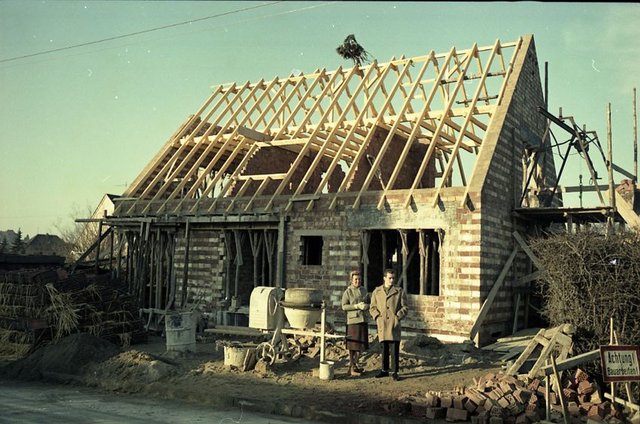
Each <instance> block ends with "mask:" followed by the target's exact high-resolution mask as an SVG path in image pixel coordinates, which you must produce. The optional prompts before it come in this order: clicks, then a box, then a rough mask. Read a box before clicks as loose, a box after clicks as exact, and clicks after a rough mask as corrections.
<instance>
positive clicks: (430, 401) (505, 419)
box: [411, 369, 621, 424]
mask: <svg viewBox="0 0 640 424" xmlns="http://www.w3.org/2000/svg"><path fill="white" fill-rule="evenodd" d="M474 383H475V384H473V385H471V386H468V387H465V388H462V389H457V390H454V391H452V392H450V393H443V392H427V393H426V395H425V400H424V401H414V402H411V405H412V411H413V409H415V408H417V410H419V411H420V410H422V409H423V408H425V406H426V410H425V413H424V415H423V416H425V417H427V418H430V419H437V418H446V420H447V421H469V420H471V422H472V423H478V424H487V423H491V424H501V423H518V424H520V423H522V424H524V423H528V422H538V421H541V420H542V419H544V418H545V416H546V413H545V392H546V390H547V388H546V386H545V382H544V380H543V379H540V378H528V377H525V380H520V379H518V378H516V377H514V376H511V375H505V374H494V373H488V374H486V375H484V376H482V377H480V378H479V379H477V380H476V381H475V382H474ZM561 387H562V389H561V394H560V393H557V392H556V391H554V390H553V389H552V388H549V407H550V415H551V417H552V418H555V419H557V418H559V417H561V416H562V414H563V405H562V401H563V400H564V402H565V406H564V408H566V412H567V413H568V414H569V415H570V416H571V417H574V418H576V419H578V420H582V421H586V420H587V419H590V420H592V421H606V422H612V420H614V419H621V411H620V410H619V409H617V408H616V407H615V406H614V405H613V404H612V403H611V402H609V401H607V400H605V399H604V397H603V395H602V390H601V388H600V387H599V386H598V384H597V383H596V382H594V381H593V380H592V379H590V378H589V376H588V375H587V374H586V373H585V372H584V371H582V370H580V369H578V370H577V371H576V372H575V374H573V375H571V376H567V377H566V378H564V379H563V380H562V383H561ZM567 418H568V419H569V420H571V418H569V417H567Z"/></svg>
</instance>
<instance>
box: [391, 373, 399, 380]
mask: <svg viewBox="0 0 640 424" xmlns="http://www.w3.org/2000/svg"><path fill="white" fill-rule="evenodd" d="M391 378H393V379H394V381H398V380H400V377H399V376H398V373H397V372H394V373H393V374H391Z"/></svg>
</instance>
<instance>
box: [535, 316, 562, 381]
mask: <svg viewBox="0 0 640 424" xmlns="http://www.w3.org/2000/svg"><path fill="white" fill-rule="evenodd" d="M560 328H561V327H556V328H555V329H554V330H553V335H551V337H550V338H549V344H548V345H546V346H544V347H543V348H542V352H540V356H539V357H538V359H537V360H536V362H535V364H533V367H531V370H530V371H529V373H528V374H527V375H528V376H529V377H531V378H533V377H535V376H536V375H537V373H538V371H539V370H540V368H542V366H543V365H544V363H545V362H546V360H547V359H549V355H550V354H551V352H552V350H553V348H554V347H555V345H556V339H557V338H558V334H559V333H560Z"/></svg>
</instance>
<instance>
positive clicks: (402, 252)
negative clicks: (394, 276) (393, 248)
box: [398, 230, 409, 293]
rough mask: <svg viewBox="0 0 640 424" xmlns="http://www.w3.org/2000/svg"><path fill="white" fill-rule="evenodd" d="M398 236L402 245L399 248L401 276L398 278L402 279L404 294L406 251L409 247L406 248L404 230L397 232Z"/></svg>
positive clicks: (405, 286) (405, 287) (405, 289)
mask: <svg viewBox="0 0 640 424" xmlns="http://www.w3.org/2000/svg"><path fill="white" fill-rule="evenodd" d="M398 235H399V236H400V243H401V244H402V247H401V250H400V252H401V254H402V268H401V269H402V276H401V277H400V278H402V288H403V289H404V291H405V293H406V292H407V266H408V265H409V263H408V250H409V246H408V244H407V243H408V242H407V231H406V230H399V232H398Z"/></svg>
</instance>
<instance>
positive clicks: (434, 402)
mask: <svg viewBox="0 0 640 424" xmlns="http://www.w3.org/2000/svg"><path fill="white" fill-rule="evenodd" d="M425 398H426V400H427V406H440V397H439V396H437V395H434V394H432V393H427V394H426V395H425Z"/></svg>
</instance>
